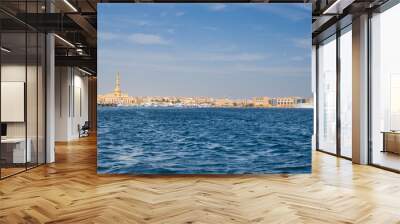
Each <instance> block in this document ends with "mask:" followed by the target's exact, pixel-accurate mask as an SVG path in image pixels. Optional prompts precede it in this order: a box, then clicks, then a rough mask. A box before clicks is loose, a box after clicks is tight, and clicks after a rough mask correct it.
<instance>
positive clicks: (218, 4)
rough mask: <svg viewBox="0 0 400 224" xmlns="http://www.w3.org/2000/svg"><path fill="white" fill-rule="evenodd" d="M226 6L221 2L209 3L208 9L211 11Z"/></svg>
mask: <svg viewBox="0 0 400 224" xmlns="http://www.w3.org/2000/svg"><path fill="white" fill-rule="evenodd" d="M226 7H227V5H226V4H222V3H216V4H211V5H210V9H211V10H212V11H222V10H224V9H225V8H226Z"/></svg>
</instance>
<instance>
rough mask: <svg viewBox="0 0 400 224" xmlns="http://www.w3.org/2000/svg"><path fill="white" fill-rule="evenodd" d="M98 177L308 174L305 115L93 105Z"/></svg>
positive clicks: (309, 120) (308, 113) (309, 121)
mask: <svg viewBox="0 0 400 224" xmlns="http://www.w3.org/2000/svg"><path fill="white" fill-rule="evenodd" d="M97 123H98V131H97V135H98V138H97V154H98V155H97V156H98V157H97V158H98V160H97V172H98V173H99V174H132V175H142V174H157V175H164V174H165V175H170V174H299V173H310V172H311V137H312V133H313V109H298V108H296V109H294V108H293V109H278V108H173V107H171V108H165V107H100V106H99V107H98V122H97Z"/></svg>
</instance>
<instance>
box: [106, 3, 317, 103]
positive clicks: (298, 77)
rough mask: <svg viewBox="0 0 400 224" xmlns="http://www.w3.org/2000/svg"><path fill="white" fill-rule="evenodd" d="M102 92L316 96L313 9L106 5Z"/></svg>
mask: <svg viewBox="0 0 400 224" xmlns="http://www.w3.org/2000/svg"><path fill="white" fill-rule="evenodd" d="M98 11H99V14H98V85H99V93H100V94H103V93H107V92H111V91H112V90H113V88H114V83H115V81H114V79H115V74H116V73H117V72H120V74H121V79H122V80H121V82H122V84H121V85H122V90H123V91H124V92H127V93H128V94H129V95H132V96H212V97H231V98H249V97H253V96H272V97H273V96H292V95H298V96H310V95H311V90H310V89H311V87H310V84H311V5H310V4H254V3H253V4H129V3H128V4H105V3H103V4H99V6H98Z"/></svg>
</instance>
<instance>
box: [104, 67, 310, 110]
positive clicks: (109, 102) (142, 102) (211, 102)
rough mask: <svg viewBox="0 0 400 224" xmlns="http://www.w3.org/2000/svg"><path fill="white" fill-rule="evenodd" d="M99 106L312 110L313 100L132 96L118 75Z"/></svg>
mask: <svg viewBox="0 0 400 224" xmlns="http://www.w3.org/2000/svg"><path fill="white" fill-rule="evenodd" d="M97 104H98V105H103V106H157V107H159V106H161V107H263V108H269V107H281V108H312V107H313V98H312V97H307V98H305V97H299V96H285V97H269V96H254V97H251V98H250V99H248V98H247V99H246V98H240V99H232V98H228V97H206V96H130V95H129V94H128V93H124V92H123V90H122V88H121V76H120V74H119V73H118V74H117V75H116V76H115V86H114V90H113V91H112V92H108V93H106V94H99V95H98V96H97Z"/></svg>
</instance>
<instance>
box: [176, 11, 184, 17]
mask: <svg viewBox="0 0 400 224" xmlns="http://www.w3.org/2000/svg"><path fill="white" fill-rule="evenodd" d="M175 15H176V16H183V15H185V13H184V12H177V13H175Z"/></svg>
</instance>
